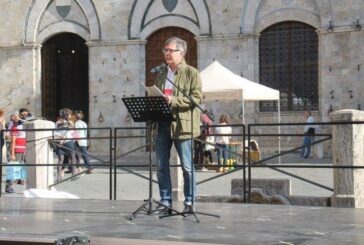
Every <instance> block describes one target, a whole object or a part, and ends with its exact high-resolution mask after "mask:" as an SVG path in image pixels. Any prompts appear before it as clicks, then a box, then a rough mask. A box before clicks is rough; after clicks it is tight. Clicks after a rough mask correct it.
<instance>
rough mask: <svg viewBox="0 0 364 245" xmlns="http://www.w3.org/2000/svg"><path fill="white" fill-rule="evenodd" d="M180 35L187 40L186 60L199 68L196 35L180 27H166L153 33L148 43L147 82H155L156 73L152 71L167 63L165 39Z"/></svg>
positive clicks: (150, 83) (148, 83)
mask: <svg viewBox="0 0 364 245" xmlns="http://www.w3.org/2000/svg"><path fill="white" fill-rule="evenodd" d="M173 36H174V37H179V38H181V39H183V40H185V41H186V42H187V53H186V57H185V59H186V62H187V64H189V65H191V66H194V67H196V68H197V42H196V39H195V36H194V35H193V34H192V33H191V32H189V31H187V30H185V29H182V28H179V27H166V28H163V29H160V30H158V31H156V32H155V33H153V34H152V35H151V36H150V37H149V38H148V43H147V45H146V52H145V53H146V76H145V77H146V84H147V85H152V84H154V79H155V76H156V75H155V74H152V73H150V70H151V69H152V68H153V67H154V66H158V65H160V64H161V63H165V60H164V56H163V53H162V49H163V47H164V41H165V40H167V39H168V38H170V37H173Z"/></svg>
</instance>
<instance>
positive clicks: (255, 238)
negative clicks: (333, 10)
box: [0, 197, 364, 245]
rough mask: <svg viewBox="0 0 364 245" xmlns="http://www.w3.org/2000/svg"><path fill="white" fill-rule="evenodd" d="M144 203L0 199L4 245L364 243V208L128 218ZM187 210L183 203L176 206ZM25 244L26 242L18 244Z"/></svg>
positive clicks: (213, 207)
mask: <svg viewBox="0 0 364 245" xmlns="http://www.w3.org/2000/svg"><path fill="white" fill-rule="evenodd" d="M140 204H141V202H139V201H107V200H64V199H32V198H4V197H3V198H0V244H9V243H8V242H4V241H10V240H13V241H21V240H22V241H28V240H31V241H33V242H35V241H38V243H36V242H35V243H34V244H41V243H40V242H41V241H43V242H50V241H54V240H57V239H60V238H64V237H70V236H82V235H87V236H89V238H90V242H91V244H180V243H191V244H194V243H197V244H198V243H205V244H206V243H210V244H340V245H342V244H364V209H339V208H321V207H320V208H316V207H297V206H278V205H256V204H254V205H253V204H252V205H250V204H226V203H198V204H197V209H198V211H201V212H210V213H215V214H219V215H221V218H214V217H209V216H204V215H198V218H199V219H200V221H201V222H200V223H197V222H196V221H195V219H194V217H193V216H189V217H187V218H183V217H181V216H174V217H168V218H165V219H159V218H158V215H156V214H154V215H146V214H144V213H142V214H140V215H138V216H137V217H136V218H135V219H134V220H128V218H127V217H128V216H129V215H130V214H131V213H132V212H133V211H134V210H135V209H136V208H137V207H139V206H140ZM174 207H175V208H176V209H179V210H180V209H182V207H183V205H182V204H181V203H178V204H176V205H175V206H174ZM18 244H26V243H18Z"/></svg>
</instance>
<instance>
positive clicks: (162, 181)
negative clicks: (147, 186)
mask: <svg viewBox="0 0 364 245" xmlns="http://www.w3.org/2000/svg"><path fill="white" fill-rule="evenodd" d="M172 144H174V146H175V147H176V150H177V153H178V156H179V158H180V160H181V165H182V170H183V179H184V188H183V190H184V195H185V200H184V203H185V204H186V205H191V204H192V203H193V202H194V201H195V196H196V178H195V176H192V172H193V173H194V171H192V168H193V164H192V152H191V146H192V140H191V139H186V140H174V139H172V138H171V132H170V123H169V122H159V123H158V134H157V135H156V139H155V149H156V156H157V177H158V185H159V195H160V197H161V202H162V203H163V204H165V205H171V204H172V183H171V175H170V171H169V165H170V162H169V159H170V156H171V148H172ZM192 181H193V182H192Z"/></svg>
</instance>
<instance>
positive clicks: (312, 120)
mask: <svg viewBox="0 0 364 245" xmlns="http://www.w3.org/2000/svg"><path fill="white" fill-rule="evenodd" d="M306 123H308V124H312V123H315V119H314V118H313V116H309V117H308V118H307V121H306ZM309 128H315V125H305V128H304V132H305V133H307V132H308V129H309Z"/></svg>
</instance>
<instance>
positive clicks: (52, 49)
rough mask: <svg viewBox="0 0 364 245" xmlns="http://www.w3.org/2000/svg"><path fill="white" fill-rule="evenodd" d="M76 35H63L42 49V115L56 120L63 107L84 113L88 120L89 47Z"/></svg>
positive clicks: (48, 42) (51, 40)
mask: <svg viewBox="0 0 364 245" xmlns="http://www.w3.org/2000/svg"><path fill="white" fill-rule="evenodd" d="M85 42H86V41H85V40H84V39H83V38H81V37H80V36H78V35H76V34H73V33H60V34H58V35H55V36H53V37H51V38H50V39H48V40H47V41H46V42H45V43H44V44H43V47H42V50H41V57H42V75H41V77H42V78H41V80H42V81H41V84H42V116H43V117H45V118H46V119H48V120H51V121H55V120H56V118H57V115H58V110H59V109H60V108H65V107H67V108H70V109H72V110H82V111H83V112H85V121H88V108H89V104H88V102H89V95H88V94H89V92H88V91H89V85H88V47H87V46H86V44H85Z"/></svg>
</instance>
